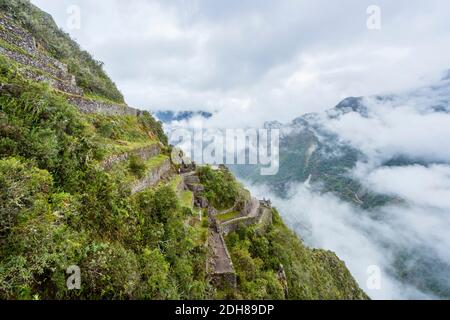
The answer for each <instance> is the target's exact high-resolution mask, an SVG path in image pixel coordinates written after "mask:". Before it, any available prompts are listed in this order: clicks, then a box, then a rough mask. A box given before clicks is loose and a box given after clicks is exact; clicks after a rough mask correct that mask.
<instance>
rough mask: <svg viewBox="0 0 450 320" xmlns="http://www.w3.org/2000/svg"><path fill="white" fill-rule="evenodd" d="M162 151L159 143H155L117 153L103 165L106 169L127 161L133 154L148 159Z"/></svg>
mask: <svg viewBox="0 0 450 320" xmlns="http://www.w3.org/2000/svg"><path fill="white" fill-rule="evenodd" d="M160 153H161V146H160V145H159V143H154V144H152V145H151V146H148V147H142V148H139V149H136V150H131V151H129V152H124V153H121V154H115V155H112V156H110V157H108V158H107V159H105V160H104V161H103V162H102V167H103V168H105V169H106V170H110V169H111V168H112V167H113V166H114V165H115V164H117V163H120V162H123V161H127V160H128V159H129V158H130V157H131V156H132V155H135V156H138V157H140V158H141V159H142V160H144V161H146V160H148V159H150V158H152V157H155V156H157V155H159V154H160Z"/></svg>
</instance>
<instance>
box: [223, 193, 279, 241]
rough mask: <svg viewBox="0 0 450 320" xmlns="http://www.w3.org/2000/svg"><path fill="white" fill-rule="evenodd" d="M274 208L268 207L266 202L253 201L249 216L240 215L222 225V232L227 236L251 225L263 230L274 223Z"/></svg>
mask: <svg viewBox="0 0 450 320" xmlns="http://www.w3.org/2000/svg"><path fill="white" fill-rule="evenodd" d="M272 218H273V214H272V208H271V206H267V203H266V202H264V201H258V200H256V199H252V201H251V207H250V212H249V213H248V214H247V215H244V216H243V215H242V214H241V215H239V216H238V217H237V218H234V219H232V220H229V221H225V222H222V223H221V224H220V226H221V229H222V232H223V233H224V234H225V235H227V234H229V233H231V232H234V231H237V230H238V229H239V228H241V227H248V226H251V225H259V226H260V227H261V228H264V227H265V226H267V225H269V224H271V223H272Z"/></svg>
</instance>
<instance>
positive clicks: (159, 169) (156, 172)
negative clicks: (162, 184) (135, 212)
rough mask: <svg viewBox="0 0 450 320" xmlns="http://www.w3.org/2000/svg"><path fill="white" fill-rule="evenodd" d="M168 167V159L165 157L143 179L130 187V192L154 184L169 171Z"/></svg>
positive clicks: (169, 165)
mask: <svg viewBox="0 0 450 320" xmlns="http://www.w3.org/2000/svg"><path fill="white" fill-rule="evenodd" d="M170 169H171V163H170V159H169V158H167V159H165V160H164V161H163V162H162V163H161V164H159V165H157V166H156V167H155V168H152V169H151V170H150V171H149V172H148V173H147V174H146V176H145V177H144V178H143V179H141V180H139V181H138V182H136V183H135V184H134V185H133V186H132V187H131V193H132V194H135V193H138V192H141V191H143V190H145V189H147V188H150V187H153V186H155V185H156V184H158V182H159V181H160V180H161V179H162V178H163V177H164V176H165V175H166V174H168V173H169V171H170Z"/></svg>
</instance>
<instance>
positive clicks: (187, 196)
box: [180, 191, 194, 209]
mask: <svg viewBox="0 0 450 320" xmlns="http://www.w3.org/2000/svg"><path fill="white" fill-rule="evenodd" d="M180 201H181V205H182V206H183V207H186V208H190V209H193V207H192V206H193V203H194V194H193V193H192V192H191V191H182V192H181V193H180Z"/></svg>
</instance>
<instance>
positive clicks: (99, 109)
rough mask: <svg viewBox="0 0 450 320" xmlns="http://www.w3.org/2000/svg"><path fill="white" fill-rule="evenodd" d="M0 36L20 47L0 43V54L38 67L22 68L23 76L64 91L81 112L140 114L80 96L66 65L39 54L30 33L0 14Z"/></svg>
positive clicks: (123, 107)
mask: <svg viewBox="0 0 450 320" xmlns="http://www.w3.org/2000/svg"><path fill="white" fill-rule="evenodd" d="M0 38H1V39H2V40H3V41H6V42H7V43H9V44H10V45H13V46H16V47H17V48H20V49H22V50H12V49H11V48H8V47H2V46H0V54H2V55H4V56H6V57H8V58H9V59H11V60H13V61H15V62H17V63H19V64H22V65H24V66H28V67H31V68H32V69H36V70H40V72H35V71H33V70H29V69H26V70H23V74H24V76H25V77H27V78H29V79H31V80H34V81H39V82H47V83H49V85H50V86H52V87H53V88H55V89H56V90H59V91H61V92H63V93H66V94H67V95H68V101H69V103H71V104H73V105H74V106H76V107H77V108H78V109H79V110H80V111H81V112H85V113H99V114H105V115H114V116H123V115H132V116H139V115H140V113H141V112H140V111H139V110H137V109H134V108H130V107H128V106H126V105H119V104H114V103H112V102H111V103H107V102H102V101H98V100H93V99H88V98H84V97H82V96H83V94H84V92H83V90H82V89H81V88H80V87H78V86H77V84H76V79H75V77H74V76H73V75H72V74H70V73H69V71H68V68H67V65H65V64H64V63H62V62H60V61H58V60H56V59H54V58H52V57H49V56H47V55H44V54H42V53H40V52H39V50H38V49H37V47H36V41H35V39H34V38H33V36H32V35H31V34H29V33H28V32H27V31H25V30H23V29H22V28H20V27H18V26H16V25H15V24H14V23H13V22H12V21H11V19H10V18H8V17H5V16H3V15H0ZM22 51H23V52H22Z"/></svg>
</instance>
